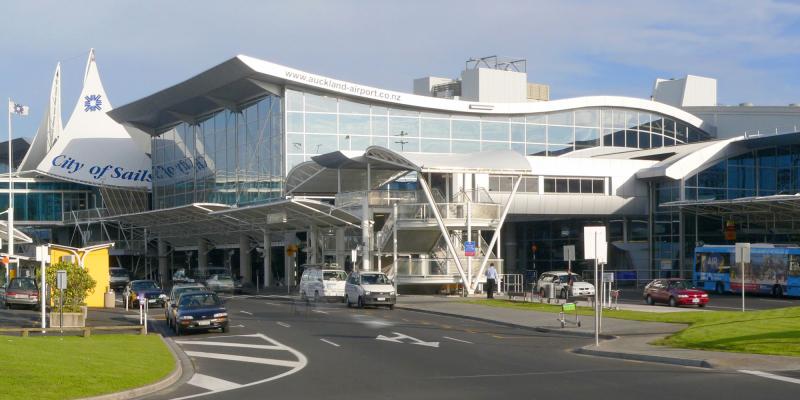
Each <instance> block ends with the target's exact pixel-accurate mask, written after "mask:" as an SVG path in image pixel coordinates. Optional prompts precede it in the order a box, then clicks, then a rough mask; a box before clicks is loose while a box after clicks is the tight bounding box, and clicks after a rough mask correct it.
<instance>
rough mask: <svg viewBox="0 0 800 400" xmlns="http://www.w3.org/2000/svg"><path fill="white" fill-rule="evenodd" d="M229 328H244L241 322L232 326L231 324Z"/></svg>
mask: <svg viewBox="0 0 800 400" xmlns="http://www.w3.org/2000/svg"><path fill="white" fill-rule="evenodd" d="M231 328H244V325H242V324H239V325H233V326H231ZM223 337H224V336H223Z"/></svg>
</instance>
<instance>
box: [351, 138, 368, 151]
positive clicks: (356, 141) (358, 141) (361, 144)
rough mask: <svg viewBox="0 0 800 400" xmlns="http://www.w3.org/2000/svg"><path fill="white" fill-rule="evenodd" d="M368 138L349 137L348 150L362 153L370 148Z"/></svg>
mask: <svg viewBox="0 0 800 400" xmlns="http://www.w3.org/2000/svg"><path fill="white" fill-rule="evenodd" d="M370 141H371V140H370V137H369V136H350V150H358V151H363V150H366V149H367V147H369V146H370Z"/></svg>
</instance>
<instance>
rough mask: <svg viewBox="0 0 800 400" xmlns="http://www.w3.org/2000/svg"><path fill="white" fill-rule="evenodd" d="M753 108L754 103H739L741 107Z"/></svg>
mask: <svg viewBox="0 0 800 400" xmlns="http://www.w3.org/2000/svg"><path fill="white" fill-rule="evenodd" d="M752 106H753V103H750V102H747V103H739V107H752Z"/></svg>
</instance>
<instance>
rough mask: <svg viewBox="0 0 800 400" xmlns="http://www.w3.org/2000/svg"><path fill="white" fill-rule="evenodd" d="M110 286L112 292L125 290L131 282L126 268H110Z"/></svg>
mask: <svg viewBox="0 0 800 400" xmlns="http://www.w3.org/2000/svg"><path fill="white" fill-rule="evenodd" d="M108 274H109V278H108V286H109V287H110V288H111V290H119V289H125V286H128V282H130V281H131V277H130V274H129V273H128V270H127V269H125V268H109V270H108Z"/></svg>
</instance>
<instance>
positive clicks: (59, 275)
mask: <svg viewBox="0 0 800 400" xmlns="http://www.w3.org/2000/svg"><path fill="white" fill-rule="evenodd" d="M66 288H67V271H65V270H63V269H60V270H58V271H56V289H58V291H59V293H60V294H59V296H58V312H59V315H58V327H59V328H61V333H64V289H66ZM51 325H52V323H51Z"/></svg>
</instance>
